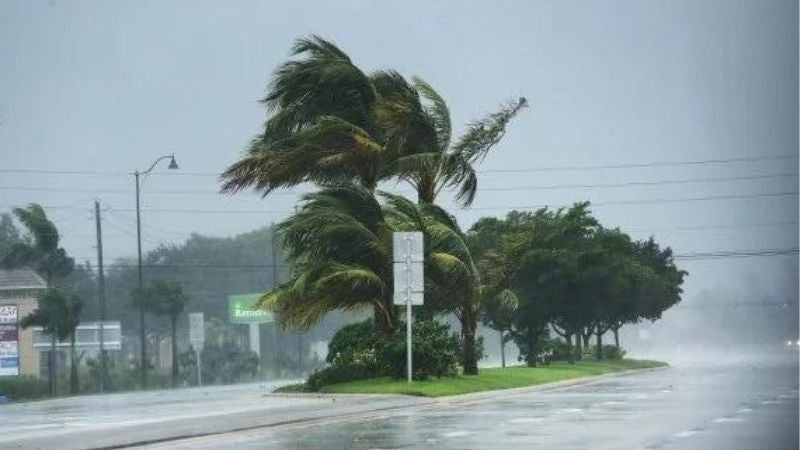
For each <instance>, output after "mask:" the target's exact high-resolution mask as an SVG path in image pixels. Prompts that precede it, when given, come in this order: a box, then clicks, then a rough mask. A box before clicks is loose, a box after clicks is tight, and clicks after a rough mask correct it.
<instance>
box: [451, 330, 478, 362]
mask: <svg viewBox="0 0 800 450" xmlns="http://www.w3.org/2000/svg"><path fill="white" fill-rule="evenodd" d="M452 336H453V339H455V340H456V342H458V350H457V353H456V354H457V355H458V364H459V365H461V367H464V336H462V335H461V333H453V334H452ZM485 357H486V351H485V346H484V339H483V336H477V337H476V338H475V359H476V360H478V361H480V360H482V359H483V358H485Z"/></svg>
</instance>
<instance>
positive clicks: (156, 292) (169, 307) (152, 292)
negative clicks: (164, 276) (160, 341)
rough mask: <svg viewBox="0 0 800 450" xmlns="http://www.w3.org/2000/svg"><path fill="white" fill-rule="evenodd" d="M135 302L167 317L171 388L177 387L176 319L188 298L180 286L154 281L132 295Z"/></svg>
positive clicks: (172, 282)
mask: <svg viewBox="0 0 800 450" xmlns="http://www.w3.org/2000/svg"><path fill="white" fill-rule="evenodd" d="M134 299H135V301H143V302H145V309H147V310H149V311H150V312H152V313H154V314H156V315H159V316H167V317H169V321H170V343H171V346H172V364H171V365H172V387H176V386H177V385H178V340H177V327H178V317H179V316H180V315H181V313H182V312H183V309H184V307H185V306H186V302H187V301H189V298H188V297H187V296H186V295H185V294H184V293H183V289H182V288H181V286H180V284H178V283H177V282H174V281H166V280H155V281H153V282H152V283H150V285H149V286H148V287H147V288H146V289H145V292H143V293H141V294H137V295H134Z"/></svg>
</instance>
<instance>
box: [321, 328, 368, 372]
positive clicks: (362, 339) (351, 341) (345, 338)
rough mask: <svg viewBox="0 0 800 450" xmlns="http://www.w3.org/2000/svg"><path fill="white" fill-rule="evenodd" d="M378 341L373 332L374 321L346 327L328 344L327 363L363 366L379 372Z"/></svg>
mask: <svg viewBox="0 0 800 450" xmlns="http://www.w3.org/2000/svg"><path fill="white" fill-rule="evenodd" d="M378 347H379V342H378V339H377V338H376V337H375V335H374V333H373V332H372V319H367V320H364V321H362V322H358V323H354V324H351V325H345V326H344V327H342V328H340V329H339V331H337V332H336V333H335V334H334V335H333V337H332V338H331V341H330V343H329V344H328V356H327V357H326V358H325V361H326V362H328V363H329V364H332V365H335V366H349V365H356V366H362V367H364V368H367V369H374V370H376V371H377V370H378V366H379V364H378V360H377V349H378Z"/></svg>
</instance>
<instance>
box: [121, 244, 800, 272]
mask: <svg viewBox="0 0 800 450" xmlns="http://www.w3.org/2000/svg"><path fill="white" fill-rule="evenodd" d="M798 253H799V250H798V248H797V247H793V248H777V249H749V250H719V251H711V252H692V253H678V254H675V255H673V259H675V260H676V261H695V260H705V259H726V258H747V257H762V256H793V255H797V254H798ZM106 267H109V268H111V267H118V268H136V267H138V265H137V264H134V263H125V262H121V263H120V262H117V263H112V264H107V265H106ZM142 267H144V268H151V269H153V268H163V269H270V268H272V267H284V268H285V267H287V266H286V265H285V264H274V263H242V262H237V261H206V262H187V263H180V262H178V263H167V264H152V263H149V264H142Z"/></svg>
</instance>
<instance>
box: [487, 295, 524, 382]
mask: <svg viewBox="0 0 800 450" xmlns="http://www.w3.org/2000/svg"><path fill="white" fill-rule="evenodd" d="M481 304H482V310H483V323H484V324H485V325H486V326H488V327H489V328H492V329H494V330H497V331H498V332H499V333H500V361H501V364H502V366H503V367H505V366H506V344H507V343H508V341H510V340H511V339H512V335H511V332H512V327H513V324H514V315H515V313H516V312H517V309H518V308H519V298H518V297H517V295H516V294H514V292H513V291H511V290H510V289H503V290H502V291H500V293H499V294H497V295H496V296H494V297H490V298H489V299H484V300H483V302H482V303H481Z"/></svg>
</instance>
